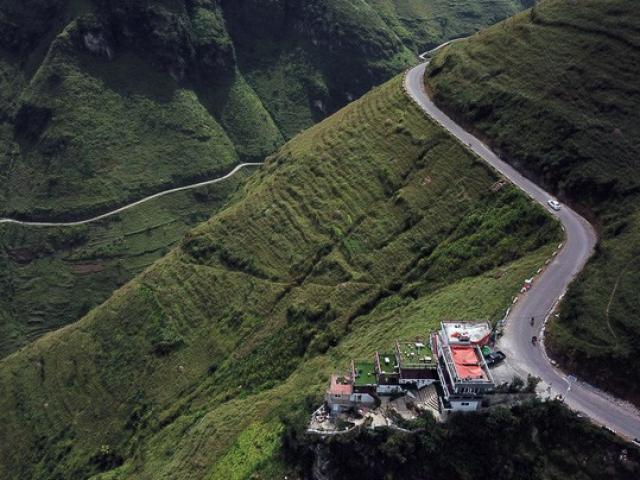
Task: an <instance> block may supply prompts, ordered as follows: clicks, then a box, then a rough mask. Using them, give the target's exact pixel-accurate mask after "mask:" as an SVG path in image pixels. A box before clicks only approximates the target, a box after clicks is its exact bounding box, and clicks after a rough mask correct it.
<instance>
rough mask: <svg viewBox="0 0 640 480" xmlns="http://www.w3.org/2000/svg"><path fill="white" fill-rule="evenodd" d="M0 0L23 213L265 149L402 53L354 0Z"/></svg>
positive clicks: (16, 207)
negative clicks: (293, 0)
mask: <svg viewBox="0 0 640 480" xmlns="http://www.w3.org/2000/svg"><path fill="white" fill-rule="evenodd" d="M506 3H510V2H506ZM512 9H513V6H511V7H510V8H507V6H506V4H505V5H500V4H496V5H494V4H492V5H491V6H490V7H488V8H486V9H480V11H482V12H483V13H485V10H486V11H488V12H491V14H487V15H486V19H487V20H489V19H493V18H495V17H500V16H502V17H504V16H505V15H506V14H508V13H510V11H511V10H512ZM452 10H454V11H448V12H444V13H443V15H446V14H447V13H450V14H452V15H455V9H452ZM0 12H1V13H0V21H1V22H2V23H1V24H0V30H2V32H3V36H2V38H1V42H0V62H1V63H0V66H1V69H0V70H1V71H2V72H3V74H2V75H1V76H0V79H1V80H0V81H1V82H2V83H1V85H0V86H1V87H2V88H1V89H2V91H3V94H2V98H0V101H1V103H0V118H2V120H3V125H2V127H3V128H2V140H3V141H2V144H3V149H4V151H3V152H2V153H3V154H2V156H1V157H2V162H3V164H4V166H5V168H3V169H2V170H3V176H4V178H2V179H1V180H2V181H1V182H0V192H1V193H2V195H3V197H4V201H3V203H2V208H1V210H2V211H3V212H5V213H11V214H14V215H25V216H29V217H45V216H46V217H51V216H64V217H73V216H78V215H82V214H85V213H86V212H87V211H95V210H100V209H104V208H106V207H107V206H109V205H113V204H119V203H123V202H124V201H126V200H127V199H130V198H135V197H139V196H141V193H143V192H148V191H149V190H150V189H154V188H155V189H158V188H160V187H161V186H163V185H174V184H179V183H184V182H185V181H187V180H189V179H193V178H199V177H203V176H212V175H213V174H215V173H219V172H222V171H226V170H228V169H229V167H230V166H231V165H233V164H234V163H236V162H238V160H239V159H246V158H254V159H255V158H258V159H261V158H263V157H264V156H265V155H266V154H268V153H270V152H271V151H273V150H274V149H275V147H276V146H278V145H280V144H281V143H282V141H283V138H288V137H290V136H292V135H293V134H295V133H297V132H299V131H300V130H302V129H304V128H306V127H308V126H310V125H311V124H312V123H314V122H315V121H317V120H318V119H320V118H322V117H324V116H325V115H326V114H328V113H331V112H332V111H335V109H336V108H337V107H340V106H342V105H344V104H345V103H346V102H347V101H349V100H352V99H353V98H357V97H359V96H360V95H361V94H362V93H364V92H365V91H367V90H368V89H369V88H370V87H371V86H372V85H374V84H376V83H380V82H381V81H383V80H385V79H387V78H389V77H390V76H391V75H392V74H393V73H394V72H398V71H399V70H401V69H402V68H403V67H404V66H406V65H407V64H408V63H409V62H410V61H411V59H412V53H411V51H410V50H409V49H408V48H407V47H406V46H405V45H404V44H403V43H402V41H401V40H400V39H399V38H398V36H397V35H396V33H395V32H394V31H393V29H391V28H390V27H389V26H388V25H387V24H386V23H385V22H384V21H383V20H382V19H381V17H380V16H378V15H377V14H376V12H375V10H374V9H373V8H371V7H370V6H369V5H368V4H367V3H365V2H364V1H359V2H355V3H354V2H351V1H347V0H332V1H331V2H307V3H300V2H286V1H285V2H276V3H269V4H268V5H267V4H265V3H264V2H256V1H251V0H247V1H234V2H225V1H221V2H218V1H215V0H201V1H197V2H192V1H188V2H187V1H178V0H175V1H163V2H150V1H146V0H137V1H134V2H123V1H118V0H113V1H108V0H93V1H91V0H83V1H71V0H56V1H54V2H49V1H47V2H44V1H42V0H30V1H27V2H21V3H16V2H13V1H9V0H6V1H4V2H2V4H0ZM416 13H420V12H416ZM423 13H426V12H423ZM473 18H474V21H473V22H471V23H472V24H473V25H476V26H477V23H478V21H477V19H475V17H473ZM483 18H485V17H483ZM45 19H46V20H45ZM466 28H468V27H466V26H464V25H459V26H458V28H457V29H466ZM457 29H451V30H447V32H446V33H447V34H455V33H456V32H455V30H457ZM444 34H445V32H444V31H443V32H442V35H444Z"/></svg>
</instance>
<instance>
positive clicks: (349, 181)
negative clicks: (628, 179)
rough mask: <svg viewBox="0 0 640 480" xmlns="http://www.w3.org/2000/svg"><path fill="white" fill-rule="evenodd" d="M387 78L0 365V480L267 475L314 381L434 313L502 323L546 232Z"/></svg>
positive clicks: (315, 387)
mask: <svg viewBox="0 0 640 480" xmlns="http://www.w3.org/2000/svg"><path fill="white" fill-rule="evenodd" d="M496 179H497V178H496V176H495V174H494V173H493V172H491V171H489V170H488V169H487V168H486V167H485V166H484V164H483V163H482V162H481V161H479V160H477V159H475V158H474V157H472V156H471V155H470V154H469V153H468V152H467V151H466V150H465V149H464V148H463V146H461V145H459V144H457V143H456V142H454V141H453V140H452V139H451V138H450V137H449V136H448V135H447V134H445V133H444V132H443V131H441V130H440V129H439V128H438V127H437V126H435V125H434V124H432V123H431V122H430V121H428V120H427V119H426V118H425V117H424V115H423V114H422V112H421V111H420V110H419V109H418V108H417V107H416V106H414V105H413V104H412V103H411V102H410V101H409V100H408V99H407V97H406V96H405V95H404V92H403V90H402V87H401V79H400V78H397V79H395V80H393V81H392V82H390V83H389V84H386V85H385V86H383V87H381V88H378V89H376V90H374V91H373V92H372V93H370V94H368V95H366V96H365V97H363V98H362V99H361V100H359V101H356V102H355V103H353V104H352V105H350V106H349V107H347V108H345V109H343V110H341V111H340V112H338V113H337V114H335V115H333V116H332V117H330V118H329V119H327V120H325V121H324V122H322V123H321V124H319V125H317V126H315V127H313V128H311V129H310V130H307V131H306V132H304V133H303V134H301V135H299V136H297V137H296V138H295V139H293V140H292V141H291V142H289V143H288V144H286V145H285V146H284V147H283V148H282V149H280V150H279V151H278V152H277V153H276V154H274V155H273V156H271V157H270V158H269V159H268V162H267V165H266V166H265V167H264V168H262V169H261V170H260V171H259V172H258V173H257V174H255V175H253V176H252V177H251V178H250V179H249V181H248V182H247V184H246V186H245V188H244V192H243V194H242V196H241V197H242V198H238V199H237V201H235V202H234V203H232V204H231V205H230V206H228V207H227V208H225V209H223V210H221V211H220V212H219V213H217V214H216V215H215V216H213V217H212V218H211V219H210V220H209V221H208V222H207V223H205V224H202V225H201V226H199V227H197V228H196V229H195V230H193V231H192V232H191V233H189V234H188V235H187V236H186V238H185V239H184V240H183V241H182V242H181V244H180V246H179V247H178V248H176V249H175V250H173V251H172V252H171V253H169V254H168V255H167V256H166V257H164V258H163V259H162V260H160V261H158V262H156V263H155V264H154V265H152V266H151V267H150V268H148V269H147V270H146V271H145V272H144V273H143V274H142V275H140V276H139V277H137V278H136V279H134V280H133V281H131V282H129V283H128V284H127V285H125V286H124V287H123V288H121V289H120V290H118V291H117V292H116V293H115V294H114V295H113V296H112V297H111V298H110V299H109V300H107V301H106V302H105V303H104V304H102V305H101V306H100V307H98V308H96V309H94V310H92V311H91V312H90V313H89V314H88V315H87V316H85V317H84V318H83V319H82V320H80V321H79V322H76V323H74V324H72V325H69V326H67V327H65V328H62V329H60V330H58V331H56V332H53V333H50V334H47V335H45V336H43V337H42V338H40V339H39V340H37V341H35V342H33V343H32V344H30V345H29V346H27V347H26V348H24V349H22V350H20V351H19V352H17V353H14V354H13V355H10V356H8V357H6V358H5V359H3V360H0V444H1V445H11V449H5V448H2V449H0V477H2V478H8V479H13V478H16V479H17V478H20V479H22V478H34V479H50V478H61V479H64V478H70V479H71V478H74V479H75V478H86V477H92V476H93V478H94V479H98V478H99V479H124V478H136V479H151V478H153V479H154V480H157V479H169V478H172V479H173V478H194V479H196V478H210V479H234V478H237V479H240V478H250V477H251V475H252V474H254V473H255V475H256V476H255V477H254V478H265V479H271V478H282V476H283V475H284V474H285V473H287V472H289V471H290V468H291V467H290V466H288V464H287V462H286V461H285V460H284V457H282V456H281V451H282V449H281V445H282V441H283V435H284V434H285V431H286V429H285V425H286V424H287V421H286V420H285V417H287V418H290V417H291V416H298V417H301V416H304V415H306V414H307V413H308V412H309V411H310V410H311V409H312V407H313V405H315V404H317V402H318V399H319V395H320V394H321V393H322V391H323V388H324V386H325V385H326V381H327V379H328V375H329V373H330V372H331V371H332V370H333V369H335V368H336V366H338V365H343V364H344V362H346V361H347V359H348V358H350V357H351V356H352V355H364V354H368V353H370V352H371V350H372V349H374V348H381V347H383V346H385V345H388V343H389V342H391V341H392V340H393V339H395V338H397V337H401V338H402V337H404V338H411V337H415V336H416V335H417V334H421V333H422V334H424V333H425V332H426V331H427V330H428V329H430V328H432V327H433V326H434V325H436V323H437V322H438V321H439V320H440V319H442V318H444V317H447V318H485V319H488V320H495V319H497V318H499V317H500V316H501V314H502V312H503V311H504V308H505V306H506V305H507V304H509V301H510V298H511V297H512V295H513V292H514V291H515V290H517V288H518V286H519V285H520V283H521V281H522V279H523V278H526V277H527V276H529V275H530V274H531V273H532V272H533V271H535V270H536V269H537V268H538V267H539V266H540V265H541V264H542V263H543V262H544V259H545V258H547V257H548V255H549V254H550V252H551V251H552V249H553V244H554V243H555V242H557V241H558V238H559V235H560V232H559V229H558V226H557V224H556V223H555V222H553V221H551V220H550V218H549V217H548V216H547V215H545V214H544V212H543V210H542V209H541V208H539V207H538V206H536V205H533V204H532V203H531V202H530V201H529V200H528V199H526V198H525V197H524V196H523V195H521V194H519V193H518V192H517V191H516V190H515V189H514V188H512V187H509V186H506V187H505V188H503V189H501V190H499V191H493V190H492V189H491V186H492V185H493V184H494V183H495V181H496Z"/></svg>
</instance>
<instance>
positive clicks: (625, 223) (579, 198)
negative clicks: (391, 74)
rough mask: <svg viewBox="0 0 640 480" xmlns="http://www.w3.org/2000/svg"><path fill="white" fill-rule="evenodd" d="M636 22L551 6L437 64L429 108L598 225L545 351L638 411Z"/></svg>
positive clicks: (610, 6)
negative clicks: (456, 121)
mask: <svg viewBox="0 0 640 480" xmlns="http://www.w3.org/2000/svg"><path fill="white" fill-rule="evenodd" d="M639 26H640V15H638V10H637V8H636V4H635V2H633V1H630V0H615V1H604V0H589V1H585V2H580V5H579V7H577V6H574V5H573V4H571V3H570V2H562V1H557V0H547V1H545V2H541V3H540V4H539V5H538V6H536V7H535V9H533V10H532V11H529V12H526V13H523V14H521V15H518V16H516V17H514V18H513V19H510V20H507V21H506V22H503V23H501V24H499V25H497V26H495V27H493V28H491V29H488V30H487V31H484V32H481V33H479V34H477V35H475V36H473V37H472V38H470V39H469V40H468V41H465V42H460V43H457V44H455V45H452V46H451V47H449V48H448V49H446V51H443V52H442V53H441V54H439V55H437V56H436V58H435V60H434V61H433V63H432V65H431V66H430V67H429V69H428V72H427V83H428V84H429V87H430V88H431V89H432V91H433V93H434V98H435V100H436V101H437V102H438V103H439V104H441V105H443V106H444V107H446V108H447V109H448V110H449V111H451V112H453V113H454V114H455V115H456V116H458V117H459V118H460V119H462V120H463V121H464V122H466V123H467V124H469V125H470V126H471V127H472V128H474V129H476V130H477V131H478V132H480V133H481V135H483V136H484V137H485V138H487V139H488V141H490V143H491V144H492V145H493V146H494V148H496V149H497V150H498V151H500V152H501V153H502V155H503V156H504V157H505V158H507V159H509V161H511V162H512V163H513V164H514V165H516V166H518V167H519V168H520V169H522V170H523V171H526V172H527V173H528V174H530V175H531V176H532V177H534V178H536V179H537V180H538V181H540V182H542V183H543V184H546V185H547V186H548V187H549V188H550V189H552V190H553V191H555V192H557V193H558V195H559V196H560V197H561V198H562V199H565V200H567V201H569V202H570V203H571V204H573V205H575V206H576V207H577V208H579V209H580V210H581V211H583V212H587V213H588V215H589V216H590V217H591V218H592V219H593V221H594V222H595V224H596V226H597V228H598V230H599V233H600V236H601V241H600V243H599V245H598V248H597V250H596V254H595V256H594V257H593V259H592V260H591V261H590V262H589V264H588V265H587V267H586V269H585V271H584V272H583V273H582V274H581V275H580V276H579V277H578V279H577V281H576V282H575V283H574V284H573V285H572V287H571V288H570V290H569V292H568V295H567V298H566V300H565V302H564V303H563V305H562V309H561V317H560V321H559V322H556V323H554V324H553V325H552V327H551V332H550V333H551V335H550V342H549V344H550V346H551V348H552V350H553V352H554V355H556V356H558V357H560V358H561V359H562V360H563V361H564V362H565V364H566V365H567V367H568V368H570V369H571V370H572V371H575V372H578V373H579V374H580V375H582V376H584V377H585V378H587V379H588V380H589V381H590V382H594V383H596V384H598V385H601V386H604V387H607V388H611V389H613V391H614V392H615V393H617V394H619V395H623V396H626V397H627V398H630V399H631V400H633V401H635V402H639V401H640V397H638V392H637V389H636V388H635V385H637V384H638V382H639V381H640V376H639V375H640V374H639V373H638V372H640V363H639V361H638V359H639V358H640V347H639V346H638V342H636V341H635V338H636V337H637V336H638V334H639V333H640V303H639V302H638V295H637V284H638V281H639V280H640V274H639V272H640V270H639V269H638V258H640V223H639V221H640V217H639V215H640V211H639V210H638V205H639V197H638V191H639V190H638V187H639V186H640V173H639V172H640V168H639V167H640V164H639V162H638V159H639V158H640V144H639V143H638V138H640V129H639V128H640V127H639V125H640V117H639V113H638V112H639V110H638V105H639V104H640V92H639V91H638V88H637V83H638V82H637V79H638V75H639V73H640V55H639V54H638V52H639V50H638V45H640V36H639V35H638V28H639Z"/></svg>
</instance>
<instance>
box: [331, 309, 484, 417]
mask: <svg viewBox="0 0 640 480" xmlns="http://www.w3.org/2000/svg"><path fill="white" fill-rule="evenodd" d="M490 338H491V327H490V326H489V324H488V323H487V322H476V323H470V322H442V323H441V325H440V330H439V331H437V332H435V333H432V334H431V336H430V342H424V341H422V340H420V339H417V340H416V341H413V342H406V341H405V342H401V341H399V340H398V341H396V343H395V348H394V351H393V353H380V352H376V353H375V356H374V359H373V362H369V361H352V362H351V368H350V371H349V373H348V374H347V375H342V376H338V375H333V376H332V377H331V384H330V386H329V390H328V391H327V394H326V397H325V399H326V402H327V404H328V406H329V407H330V409H331V411H332V412H342V411H346V410H349V409H352V408H354V407H358V406H367V407H371V406H374V405H375V404H377V403H378V401H379V396H383V395H392V394H397V393H402V392H405V391H407V390H408V389H410V388H417V389H421V388H423V387H426V386H428V385H431V384H433V383H435V382H439V383H440V385H441V387H442V388H441V391H442V394H441V400H442V406H443V407H444V408H445V409H446V410H454V411H455V410H476V409H478V408H480V406H481V404H482V399H483V397H484V395H485V394H486V393H488V392H490V391H492V390H493V389H494V387H495V383H494V380H493V377H492V375H491V372H490V371H489V368H488V366H487V364H486V362H485V360H484V356H483V354H482V351H481V347H484V346H486V345H487V343H489V341H490Z"/></svg>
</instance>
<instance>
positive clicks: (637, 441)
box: [631, 438, 640, 447]
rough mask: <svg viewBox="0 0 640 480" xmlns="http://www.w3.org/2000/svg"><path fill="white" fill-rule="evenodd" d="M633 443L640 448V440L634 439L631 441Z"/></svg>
mask: <svg viewBox="0 0 640 480" xmlns="http://www.w3.org/2000/svg"><path fill="white" fill-rule="evenodd" d="M631 443H633V444H634V445H635V446H636V447H640V438H634V439H633V440H631Z"/></svg>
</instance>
